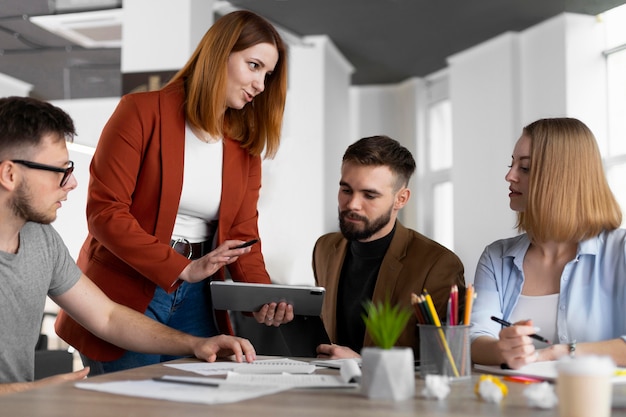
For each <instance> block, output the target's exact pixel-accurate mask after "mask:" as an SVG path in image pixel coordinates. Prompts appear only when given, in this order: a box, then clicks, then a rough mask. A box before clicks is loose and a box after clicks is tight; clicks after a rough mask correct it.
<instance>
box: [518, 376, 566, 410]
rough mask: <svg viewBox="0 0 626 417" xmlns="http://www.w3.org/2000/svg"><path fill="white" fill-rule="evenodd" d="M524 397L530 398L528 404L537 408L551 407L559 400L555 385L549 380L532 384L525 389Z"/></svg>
mask: <svg viewBox="0 0 626 417" xmlns="http://www.w3.org/2000/svg"><path fill="white" fill-rule="evenodd" d="M524 397H526V399H527V400H528V405H529V406H530V407H535V408H543V409H550V408H554V407H555V406H556V405H557V404H558V402H559V400H558V398H557V396H556V393H555V392H554V386H553V385H552V384H549V383H548V382H542V383H539V384H532V385H531V386H529V387H528V388H526V389H525V390H524Z"/></svg>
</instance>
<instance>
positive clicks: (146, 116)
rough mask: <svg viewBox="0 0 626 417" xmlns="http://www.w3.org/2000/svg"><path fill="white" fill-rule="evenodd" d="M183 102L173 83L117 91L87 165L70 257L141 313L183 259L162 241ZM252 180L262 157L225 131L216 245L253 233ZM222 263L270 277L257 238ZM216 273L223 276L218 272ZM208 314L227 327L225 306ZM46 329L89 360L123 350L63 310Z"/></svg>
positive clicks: (179, 176)
mask: <svg viewBox="0 0 626 417" xmlns="http://www.w3.org/2000/svg"><path fill="white" fill-rule="evenodd" d="M183 101H184V91H183V88H182V83H178V84H174V85H170V86H167V87H165V88H164V89H162V90H160V91H156V92H148V93H136V94H129V95H127V96H124V97H122V99H121V101H120V103H119V104H118V106H117V109H116V110H115V112H114V113H113V115H112V116H111V118H110V119H109V121H108V122H107V124H106V126H105V127H104V129H103V131H102V135H101V137H100V141H99V143H98V145H97V149H96V152H95V154H94V157H93V160H92V163H91V167H90V180H89V193H88V197H87V222H88V226H89V235H88V236H87V239H86V240H85V243H84V244H83V246H82V248H81V251H80V254H79V257H78V261H77V263H78V265H79V266H80V268H81V269H82V270H83V272H84V273H85V275H87V276H88V277H89V278H91V279H92V280H93V281H94V282H95V283H96V284H97V285H98V286H99V287H100V288H101V289H102V290H103V291H104V292H105V293H106V294H107V295H108V296H109V297H110V298H111V299H113V300H114V301H116V302H118V303H120V304H123V305H126V306H129V307H130V308H133V309H134V310H137V311H139V312H142V313H143V312H145V311H146V308H147V307H148V304H149V303H150V301H151V300H152V297H153V296H154V291H155V288H156V286H157V285H158V286H160V287H162V288H163V289H165V290H167V291H170V292H171V291H174V290H175V289H176V288H177V286H178V285H180V283H179V282H178V281H177V277H178V276H179V275H180V273H181V272H182V270H183V269H184V268H185V267H186V266H187V265H188V264H189V263H190V262H191V261H189V260H188V259H187V258H186V257H185V256H182V255H180V254H178V253H177V252H176V251H174V250H173V249H172V248H171V247H170V239H171V236H172V231H173V230H174V222H175V219H176V213H177V211H178V205H179V201H180V195H181V192H182V185H183V163H184V161H183V159H184V145H185V117H184V109H183ZM207 181H211V178H207ZM260 188H261V158H260V157H256V156H251V155H250V154H249V153H248V152H247V151H246V150H245V149H242V148H241V147H240V146H239V142H237V141H234V140H232V139H229V138H225V139H224V156H223V173H222V195H221V203H220V209H219V224H218V229H217V242H218V244H220V243H222V242H223V241H224V240H227V239H241V240H249V239H252V238H255V237H257V236H258V228H257V219H258V212H257V202H258V198H259V190H260ZM228 268H229V272H230V274H231V276H232V278H233V279H234V280H236V281H248V282H263V283H268V284H269V283H270V278H269V275H268V273H267V271H266V269H265V263H264V260H263V256H262V254H261V245H260V244H257V245H254V246H253V247H252V251H251V252H250V253H248V254H246V255H245V256H242V257H241V258H239V260H238V261H237V262H235V263H233V264H231V265H229V266H228ZM217 278H218V279H224V271H223V270H221V271H219V272H218V274H217ZM216 315H217V322H218V326H219V329H220V331H221V332H224V333H230V334H232V328H231V325H230V322H229V320H228V315H227V313H226V312H225V311H216ZM55 329H56V331H57V333H58V334H59V336H60V337H61V338H62V339H63V340H65V341H66V342H67V343H69V344H70V345H72V346H74V347H75V348H76V349H78V350H79V351H80V352H81V353H82V354H84V355H86V356H88V357H89V358H91V359H95V360H100V361H110V360H115V359H117V358H119V357H120V356H121V355H122V354H123V353H124V350H123V349H121V348H118V347H116V346H114V345H111V344H109V343H107V342H105V341H103V340H101V339H99V338H97V337H96V336H94V335H92V334H91V333H89V332H88V331H87V330H85V329H84V328H83V327H82V326H80V325H79V324H78V323H76V322H75V321H74V320H73V319H72V318H70V317H69V316H68V315H67V314H66V313H65V312H63V311H62V312H61V313H60V315H59V317H58V319H57V322H56V325H55Z"/></svg>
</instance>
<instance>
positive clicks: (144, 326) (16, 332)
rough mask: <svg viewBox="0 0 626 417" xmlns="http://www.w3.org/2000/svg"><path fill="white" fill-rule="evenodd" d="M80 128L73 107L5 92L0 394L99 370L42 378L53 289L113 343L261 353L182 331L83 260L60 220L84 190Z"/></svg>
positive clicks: (226, 339)
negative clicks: (38, 359) (117, 299)
mask: <svg viewBox="0 0 626 417" xmlns="http://www.w3.org/2000/svg"><path fill="white" fill-rule="evenodd" d="M74 134H75V131H74V124H73V121H72V119H71V118H70V117H69V116H68V115H67V114H66V113H65V112H63V110H61V109H59V108H57V107H54V106H52V105H51V104H49V103H45V102H42V101H39V100H35V99H32V98H25V97H9V98H2V99H0V278H1V279H2V281H1V283H0V314H1V317H2V320H0V334H1V335H2V337H1V338H0V352H2V355H0V393H7V392H17V391H23V390H26V389H29V388H32V387H35V386H40V385H44V384H47V383H55V382H62V381H73V380H79V379H83V378H85V377H86V376H87V374H88V373H89V369H88V368H86V369H83V370H80V371H76V372H73V373H69V374H63V375H57V376H53V377H50V378H46V379H42V380H40V381H35V382H32V380H33V378H34V354H35V345H36V343H37V339H38V337H39V331H40V325H41V318H42V317H43V310H44V305H45V301H46V296H50V298H51V299H52V300H53V301H54V302H56V303H57V304H58V305H59V306H61V307H62V308H63V309H64V310H65V311H66V312H68V313H69V314H70V315H71V316H72V317H73V318H74V319H75V320H77V321H78V322H80V323H81V324H82V325H83V326H85V327H87V328H88V329H89V330H90V331H92V332H93V333H94V334H96V335H98V336H99V337H101V338H103V339H105V340H107V341H108V342H110V343H113V344H116V345H119V346H122V347H124V348H125V349H131V350H135V351H141V352H145V353H155V354H168V355H178V356H184V355H194V356H196V357H198V358H200V359H204V360H207V361H214V360H215V359H216V358H217V357H218V356H223V355H231V354H234V357H235V360H237V361H242V360H244V357H245V360H247V361H253V360H254V359H255V352H254V348H253V347H252V345H251V344H250V342H249V341H247V340H246V339H242V338H237V337H233V336H226V335H219V336H215V337H212V338H204V339H203V338H198V337H195V336H191V335H188V334H185V333H181V332H179V331H176V330H174V329H171V328H169V327H166V326H164V325H162V324H160V323H157V322H155V321H153V320H151V319H149V318H147V317H146V316H144V315H143V314H139V313H137V312H136V311H134V310H132V309H129V308H127V307H125V306H122V305H119V304H117V303H114V302H113V301H111V300H110V299H109V298H108V297H107V296H106V295H105V294H104V293H103V292H102V291H101V290H100V289H99V288H98V287H97V286H96V285H94V284H93V283H92V282H91V281H90V280H89V278H87V277H86V276H85V275H84V274H82V272H81V271H80V269H79V268H78V267H77V266H76V264H75V262H74V260H73V259H72V258H71V256H70V254H69V252H68V250H67V247H66V246H65V244H64V243H63V241H62V240H61V237H60V236H59V235H58V233H57V232H56V231H55V230H54V228H53V227H52V226H51V225H50V223H51V222H53V221H54V220H55V219H56V216H57V210H58V209H59V208H60V207H61V202H62V201H65V200H66V199H67V195H68V193H69V192H70V191H71V190H73V189H74V188H76V186H77V181H76V178H75V177H74V176H73V175H72V173H73V170H74V163H73V162H72V161H70V160H69V158H68V151H67V147H66V141H68V140H69V141H71V140H72V138H73V136H74Z"/></svg>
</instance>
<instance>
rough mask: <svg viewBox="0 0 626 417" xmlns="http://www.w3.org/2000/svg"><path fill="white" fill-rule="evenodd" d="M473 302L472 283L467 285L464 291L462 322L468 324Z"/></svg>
mask: <svg viewBox="0 0 626 417" xmlns="http://www.w3.org/2000/svg"><path fill="white" fill-rule="evenodd" d="M473 303H474V286H473V285H472V284H470V285H468V286H467V290H466V291H465V315H464V316H463V324H464V325H466V326H467V325H469V324H470V319H471V316H472V304H473Z"/></svg>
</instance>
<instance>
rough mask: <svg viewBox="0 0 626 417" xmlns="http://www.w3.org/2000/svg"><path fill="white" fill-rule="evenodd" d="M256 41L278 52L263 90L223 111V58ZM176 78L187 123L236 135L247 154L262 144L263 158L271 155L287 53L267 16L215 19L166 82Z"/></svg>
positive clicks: (247, 14) (276, 139)
mask: <svg viewBox="0 0 626 417" xmlns="http://www.w3.org/2000/svg"><path fill="white" fill-rule="evenodd" d="M259 43H269V44H271V45H274V46H275V47H276V49H277V51H278V62H277V63H276V67H275V68H274V71H273V72H272V74H271V75H269V76H268V77H267V79H266V83H265V91H264V92H263V93H262V94H259V95H258V96H257V97H255V98H254V101H253V102H252V103H250V104H248V105H246V106H245V107H244V108H243V109H241V110H236V109H231V108H226V110H225V103H226V81H227V77H228V71H227V63H228V57H229V56H230V54H231V53H232V52H238V51H242V50H244V49H247V48H250V47H252V46H254V45H257V44H259ZM178 80H182V81H183V82H184V88H185V96H186V102H185V115H186V118H187V122H188V123H189V124H190V125H192V126H193V127H196V128H200V129H203V130H205V131H207V132H208V133H209V134H211V135H212V136H222V135H227V136H229V137H230V138H232V139H235V140H238V141H240V142H241V146H242V147H243V148H246V149H248V151H249V152H250V154H252V155H261V153H262V152H263V150H264V149H265V157H267V158H272V157H273V156H274V155H275V154H276V152H277V151H278V146H279V144H280V133H281V128H282V121H283V112H284V109H285V99H286V95H287V52H286V49H285V44H284V43H283V41H282V39H281V37H280V35H279V34H278V32H277V31H276V29H275V28H274V27H273V26H272V25H271V24H270V23H269V22H268V21H267V20H265V19H263V18H262V17H260V16H258V15H256V14H254V13H252V12H249V11H246V10H241V11H236V12H232V13H229V14H227V15H225V16H223V17H221V18H220V19H218V20H217V21H216V22H215V23H214V24H213V26H211V28H210V29H209V30H208V31H207V33H206V34H205V35H204V37H203V38H202V40H201V41H200V43H199V44H198V46H197V48H196V50H195V51H194V53H193V54H192V56H191V58H190V59H189V61H187V63H186V64H185V66H184V67H183V68H182V69H181V70H180V71H178V73H177V74H176V75H174V77H173V78H172V80H171V81H170V82H169V83H168V84H172V83H174V82H177V81H178Z"/></svg>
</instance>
